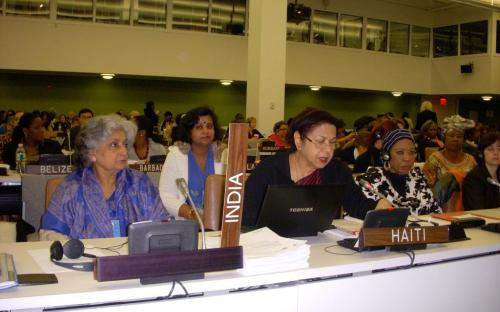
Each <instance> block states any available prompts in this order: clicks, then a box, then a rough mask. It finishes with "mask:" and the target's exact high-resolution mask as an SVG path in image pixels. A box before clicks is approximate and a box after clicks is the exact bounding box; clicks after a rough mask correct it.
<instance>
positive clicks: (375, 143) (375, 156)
mask: <svg viewBox="0 0 500 312" xmlns="http://www.w3.org/2000/svg"><path fill="white" fill-rule="evenodd" d="M383 120H384V119H383ZM395 129H397V126H396V123H395V122H394V121H392V120H387V119H385V120H384V121H382V122H380V123H378V124H376V125H375V126H374V127H373V128H372V130H371V135H370V145H369V147H368V151H367V152H366V153H364V154H362V155H361V156H359V157H358V158H356V160H355V162H354V168H353V170H352V172H353V173H363V172H365V171H366V170H367V169H368V167H382V165H383V162H382V158H381V154H380V151H381V149H382V138H383V137H384V135H385V134H387V133H388V132H390V131H392V130H395Z"/></svg>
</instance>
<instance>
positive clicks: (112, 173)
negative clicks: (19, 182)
mask: <svg viewBox="0 0 500 312" xmlns="http://www.w3.org/2000/svg"><path fill="white" fill-rule="evenodd" d="M136 132H137V128H136V126H135V125H134V124H133V123H131V122H130V121H127V120H125V119H124V118H122V117H120V116H118V115H107V116H99V117H95V118H93V119H91V120H90V121H89V122H88V123H87V124H86V125H85V126H84V127H83V128H82V129H81V131H80V134H79V136H78V138H77V141H76V157H77V165H78V169H77V170H76V171H75V172H73V173H72V174H70V175H69V176H68V177H66V179H65V180H64V182H62V183H61V185H60V186H59V187H58V189H57V190H56V192H55V193H54V195H53V196H52V200H51V201H50V204H49V208H48V211H47V212H46V213H45V214H44V216H43V218H42V226H41V230H40V238H41V239H59V238H60V237H61V234H62V235H63V236H65V237H70V238H79V239H81V238H102V237H118V236H126V235H127V227H128V225H129V224H130V223H133V222H137V221H146V220H164V219H168V218H169V214H168V212H167V211H166V210H165V208H164V207H163V204H162V202H161V200H160V197H159V194H158V189H157V188H156V187H155V186H154V185H153V184H152V183H151V181H150V180H149V178H148V177H147V176H146V175H145V174H143V173H140V172H137V171H134V170H131V169H129V168H127V159H128V155H127V146H128V144H132V143H133V142H134V138H135V135H136Z"/></svg>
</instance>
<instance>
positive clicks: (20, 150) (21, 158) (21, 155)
mask: <svg viewBox="0 0 500 312" xmlns="http://www.w3.org/2000/svg"><path fill="white" fill-rule="evenodd" d="M25 168H26V151H25V150H24V146H23V143H19V144H18V145H17V149H16V170H17V172H18V173H23V172H24V169H25Z"/></svg>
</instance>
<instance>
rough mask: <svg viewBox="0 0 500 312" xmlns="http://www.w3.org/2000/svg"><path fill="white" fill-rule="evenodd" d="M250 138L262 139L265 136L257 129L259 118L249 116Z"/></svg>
mask: <svg viewBox="0 0 500 312" xmlns="http://www.w3.org/2000/svg"><path fill="white" fill-rule="evenodd" d="M247 122H248V138H249V139H262V138H264V136H263V135H262V133H260V131H259V130H257V118H255V117H248V118H247Z"/></svg>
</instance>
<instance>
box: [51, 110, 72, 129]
mask: <svg viewBox="0 0 500 312" xmlns="http://www.w3.org/2000/svg"><path fill="white" fill-rule="evenodd" d="M69 127H70V124H69V122H68V119H67V118H66V115H64V114H60V115H59V116H58V118H57V121H56V122H55V123H54V130H55V131H57V132H58V133H66V130H68V129H69Z"/></svg>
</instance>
